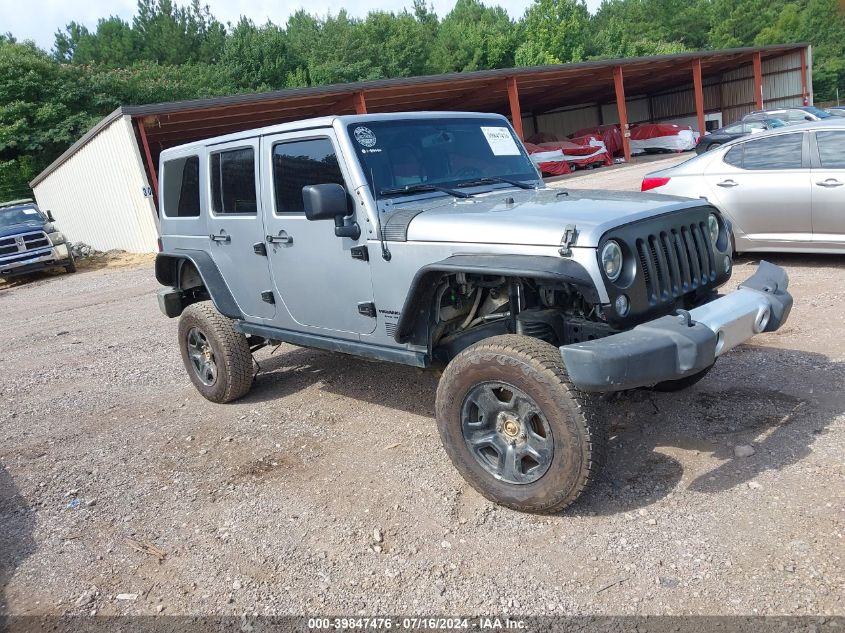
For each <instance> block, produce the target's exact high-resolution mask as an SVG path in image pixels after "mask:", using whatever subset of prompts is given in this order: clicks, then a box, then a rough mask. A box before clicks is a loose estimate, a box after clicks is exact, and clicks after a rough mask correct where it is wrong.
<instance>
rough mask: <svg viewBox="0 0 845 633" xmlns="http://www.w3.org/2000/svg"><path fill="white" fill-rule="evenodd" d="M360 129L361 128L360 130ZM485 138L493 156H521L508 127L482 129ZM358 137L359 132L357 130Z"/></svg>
mask: <svg viewBox="0 0 845 633" xmlns="http://www.w3.org/2000/svg"><path fill="white" fill-rule="evenodd" d="M358 129H360V128H358ZM481 132H482V133H483V134H484V138H486V139H487V144H488V145H489V146H490V149H491V150H492V152H493V156H519V154H520V151H519V148H518V147H517V146H516V142H515V141H514V140H513V135H512V134H511V131H510V130H509V129H508V128H506V127H484V126H482V127H481ZM355 134H356V136H357V134H358V130H355Z"/></svg>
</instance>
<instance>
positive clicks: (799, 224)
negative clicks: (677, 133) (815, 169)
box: [705, 132, 812, 242]
mask: <svg viewBox="0 0 845 633" xmlns="http://www.w3.org/2000/svg"><path fill="white" fill-rule="evenodd" d="M808 144H809V141H808V138H807V135H806V134H805V133H803V132H794V133H790V134H778V135H775V136H767V137H763V138H755V139H749V140H748V141H745V142H742V143H738V144H736V145H734V146H732V147H731V148H730V149H729V150H727V151H726V152H725V153H724V154H723V156H722V157H721V159H720V160H713V161H711V162H710V164H709V165H708V167H707V169H706V173H705V179H706V180H707V185H708V188H709V189H710V191H711V192H712V193H713V195H714V197H715V199H716V200H717V201H718V203H719V205H720V206H721V207H722V209H723V210H724V211H725V212H726V213H727V214H728V216H730V218H731V219H732V220H733V222H734V224H735V225H736V227H737V228H738V229H739V230H740V231H741V233H744V234H745V237H747V238H748V239H751V240H757V241H763V242H777V241H796V240H797V241H800V240H809V239H811V236H812V220H811V213H810V169H809V145H808Z"/></svg>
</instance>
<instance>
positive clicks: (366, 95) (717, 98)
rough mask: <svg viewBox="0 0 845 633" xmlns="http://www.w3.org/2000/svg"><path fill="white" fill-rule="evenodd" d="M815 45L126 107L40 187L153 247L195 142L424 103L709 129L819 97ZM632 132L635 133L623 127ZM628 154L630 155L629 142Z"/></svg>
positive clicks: (65, 221) (85, 228) (91, 232)
mask: <svg viewBox="0 0 845 633" xmlns="http://www.w3.org/2000/svg"><path fill="white" fill-rule="evenodd" d="M811 69H812V64H811V51H810V47H809V46H808V45H807V44H787V45H778V46H762V47H755V48H738V49H729V50H719V51H699V52H690V53H679V54H673V55H659V56H653V57H639V58H630V59H616V60H600V61H590V62H582V63H577V64H561V65H555V66H535V67H530V68H503V69H497V70H485V71H477V72H468V73H452V74H447V75H434V76H426V77H406V78H398V79H385V80H377V81H364V82H357V83H350V84H337V85H330V86H317V87H311V88H296V89H289V90H279V91H275V92H267V93H260V94H246V95H233V96H229V97H217V98H212V99H197V100H192V101H181V102H174V103H160V104H151V105H144V106H127V107H121V108H118V109H117V110H115V111H114V112H112V113H111V114H110V115H108V116H107V117H105V118H104V119H103V120H102V121H100V122H99V123H98V124H97V125H96V126H94V128H93V129H91V130H90V131H89V132H88V133H87V134H85V136H83V137H82V138H81V139H79V141H77V142H76V143H74V144H73V146H71V147H70V148H69V149H68V150H67V151H66V152H65V153H64V154H62V155H61V156H60V157H59V158H58V159H56V160H55V161H54V162H53V163H52V164H51V165H50V166H49V167H47V169H45V170H44V171H43V172H42V173H41V174H39V175H38V176H37V177H36V178H35V179H34V180H33V181H32V182H31V183H30V185H31V186H32V188H33V191H34V193H35V198H36V200H37V201H38V205H39V206H40V207H41V209H43V210H48V209H49V210H51V211H52V212H53V214H54V215H55V217H56V221H57V223H58V224H59V226H60V227H61V229H62V231H63V232H65V233H66V234H67V236H68V238H69V239H70V240H71V241H72V242H85V243H87V244H89V245H91V246H93V247H94V248H96V249H98V250H111V249H121V250H126V251H130V252H154V251H156V250H157V238H158V230H159V227H158V214H157V197H158V173H157V172H158V164H157V161H158V157H159V155H160V153H161V151H162V150H164V149H167V148H169V147H174V146H177V145H181V144H184V143H188V142H191V141H197V140H202V139H207V138H211V137H215V136H220V135H223V134H228V133H231V132H238V131H241V130H247V129H253V128H258V127H264V126H268V125H273V124H277V123H284V122H287V121H295V120H301V119H306V118H311V117H316V116H326V115H340V114H349V113H358V114H365V113H367V112H372V113H376V112H402V111H422V110H435V111H437V110H444V111H478V112H498V113H501V114H506V115H509V116H510V119H511V121H512V122H513V125H514V128H515V130H516V132H517V134H519V135H520V136H521V137H522V138H528V137H530V136H532V135H533V134H535V133H536V132H545V133H550V134H554V135H555V136H557V137H558V138H564V137H565V136H567V135H569V134H571V133H572V132H575V131H576V130H580V129H584V128H593V127H596V126H599V125H607V124H615V123H620V125H621V127H622V128H623V129H627V126H628V125H629V123H638V122H648V121H650V122H675V123H682V124H685V125H691V126H692V127H695V128H698V129H699V130H700V131H701V130H702V129H703V128H705V127H707V128H710V127H718V126H720V125H727V124H728V123H732V122H733V121H736V120H738V119H740V118H741V117H742V116H743V115H744V114H746V113H747V112H749V111H751V110H754V109H758V108H762V107H764V106H765V107H783V106H789V105H802V104H803V103H805V102H807V103H812V85H811V83H810V79H809V78H810V76H811ZM623 137H625V135H623ZM623 145H624V150H625V155H626V156H629V155H630V147H629V143H628V139H627V138H623Z"/></svg>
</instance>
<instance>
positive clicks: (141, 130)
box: [135, 119, 158, 209]
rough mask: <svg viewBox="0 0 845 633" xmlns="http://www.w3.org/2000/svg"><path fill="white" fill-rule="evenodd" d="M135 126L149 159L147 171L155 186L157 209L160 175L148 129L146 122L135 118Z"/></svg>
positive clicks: (154, 198)
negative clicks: (145, 125)
mask: <svg viewBox="0 0 845 633" xmlns="http://www.w3.org/2000/svg"><path fill="white" fill-rule="evenodd" d="M135 127H136V128H137V129H138V136H140V137H141V145H142V146H143V148H144V156H145V157H146V159H147V172H148V175H149V177H150V186H152V188H153V200H154V204H155V207H156V209H158V175H157V174H156V165H155V163H154V162H153V155H152V154H151V153H150V144H149V143H148V142H147V131H146V130H145V129H144V124H143V123H142V122H141V121H139V120H138V119H135Z"/></svg>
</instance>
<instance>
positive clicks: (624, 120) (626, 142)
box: [613, 66, 631, 163]
mask: <svg viewBox="0 0 845 633" xmlns="http://www.w3.org/2000/svg"><path fill="white" fill-rule="evenodd" d="M613 85H614V88H615V89H616V110H617V111H618V112H619V127H620V128H621V129H622V151H623V152H624V154H625V162H626V163H627V162H630V160H631V132H629V131H628V108H627V106H626V104H625V82H624V80H623V78H622V66H614V67H613Z"/></svg>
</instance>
